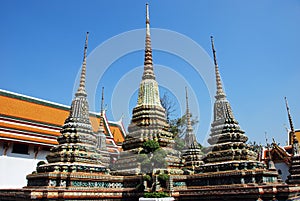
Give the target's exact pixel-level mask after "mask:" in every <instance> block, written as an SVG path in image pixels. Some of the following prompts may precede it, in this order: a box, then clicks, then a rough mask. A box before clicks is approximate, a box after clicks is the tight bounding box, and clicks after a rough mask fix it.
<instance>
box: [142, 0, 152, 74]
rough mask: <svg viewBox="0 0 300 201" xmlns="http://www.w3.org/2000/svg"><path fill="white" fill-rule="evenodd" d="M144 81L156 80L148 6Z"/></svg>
mask: <svg viewBox="0 0 300 201" xmlns="http://www.w3.org/2000/svg"><path fill="white" fill-rule="evenodd" d="M144 79H155V75H154V71H153V61H152V48H151V37H150V18H149V5H148V3H147V4H146V41H145V60H144V74H143V80H144Z"/></svg>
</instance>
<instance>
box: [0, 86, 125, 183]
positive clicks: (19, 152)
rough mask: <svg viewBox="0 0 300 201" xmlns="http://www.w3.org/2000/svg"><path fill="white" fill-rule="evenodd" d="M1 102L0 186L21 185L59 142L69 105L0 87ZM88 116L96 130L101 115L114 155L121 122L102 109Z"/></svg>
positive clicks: (119, 145)
mask: <svg viewBox="0 0 300 201" xmlns="http://www.w3.org/2000/svg"><path fill="white" fill-rule="evenodd" d="M0 104H1V107H0V161H1V166H0V177H1V180H0V188H17V187H18V188H20V187H23V186H25V185H26V180H24V178H26V175H27V174H29V173H31V172H33V171H35V169H36V165H37V163H38V162H40V161H46V155H47V154H48V153H49V151H50V149H51V148H52V147H53V146H55V145H57V144H58V142H57V139H56V138H57V137H58V136H60V135H61V133H60V129H61V126H62V125H63V123H64V121H65V119H66V118H67V117H68V113H69V110H70V106H66V105H62V104H58V103H54V102H50V101H46V100H42V99H37V98H34V97H30V96H25V95H22V94H17V93H13V92H10V91H6V90H2V89H0ZM89 117H90V121H91V124H92V127H93V132H95V133H97V132H99V131H100V130H101V129H100V128H102V127H99V125H100V120H101V119H102V124H103V129H104V134H105V138H106V139H105V142H106V143H105V144H106V147H107V150H108V152H109V153H110V156H111V159H115V158H117V157H118V155H119V153H120V151H121V149H122V142H123V141H124V138H125V135H126V132H125V128H124V126H123V124H122V122H121V121H117V122H113V121H108V119H107V118H106V115H105V110H102V112H101V114H99V113H95V112H89ZM103 129H102V131H101V132H103ZM20 164H22V168H20Z"/></svg>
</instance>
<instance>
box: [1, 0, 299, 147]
mask: <svg viewBox="0 0 300 201" xmlns="http://www.w3.org/2000/svg"><path fill="white" fill-rule="evenodd" d="M145 3H146V1H141V0H132V1H116V0H112V1H97V0H94V1H92V0H88V1H79V0H75V1H73V0H72V1H71V0H65V1H59V0H51V1H50V0H45V1H38V0H36V1H34V0H28V1H20V0H19V1H18V0H2V1H0V26H1V29H0V36H1V37H0V44H1V45H0V55H1V56H0V58H1V66H2V67H1V69H2V70H1V79H0V88H2V89H6V90H9V91H13V92H17V93H21V94H25V95H29V96H33V97H37V98H41V99H45V100H49V101H54V102H58V103H61V104H66V105H70V103H71V100H72V97H73V88H74V82H75V79H76V76H77V74H78V71H79V69H80V66H81V62H82V54H83V45H84V37H85V32H86V31H89V32H90V37H89V50H88V53H93V51H94V53H95V52H96V49H97V47H98V50H99V46H100V49H101V47H102V48H103V46H101V45H103V44H106V42H107V41H108V44H111V43H110V39H112V38H113V37H115V38H116V36H118V35H119V34H121V35H122V34H124V33H125V35H126V33H128V31H133V30H137V29H143V28H144V26H145ZM149 4H150V22H151V27H152V28H159V29H163V30H169V31H172V32H176V33H178V34H181V35H182V36H184V37H186V38H187V39H190V40H192V41H194V42H195V43H197V44H198V46H200V47H202V48H203V50H204V51H206V52H207V55H206V56H210V57H211V55H212V54H211V47H210V35H214V37H215V46H216V50H217V57H218V63H219V67H220V71H221V76H222V79H223V82H224V87H225V90H226V93H227V97H228V99H229V101H230V103H231V106H232V108H233V112H234V114H235V117H236V119H237V120H238V121H239V123H240V125H241V127H242V129H244V130H245V131H246V134H247V135H248V137H249V140H250V141H257V142H261V143H264V142H265V139H264V133H265V132H267V133H268V136H269V138H272V137H274V138H275V139H276V140H277V141H278V142H280V143H281V144H285V141H286V140H287V137H286V130H285V128H284V124H288V121H287V115H286V110H285V105H284V96H287V98H288V100H289V104H290V109H291V113H292V116H293V119H294V124H295V127H296V128H300V118H299V117H300V93H299V92H298V90H297V87H298V86H299V76H300V68H299V67H300V60H299V53H300V38H299V35H300V27H299V21H300V1H298V0H290V1H280V0H272V1H271V0H269V1H261V0H254V1H239V0H228V1H222V0H214V1H199V0H190V1H169V0H165V1H149ZM153 32H154V33H155V31H153ZM130 33H131V32H130ZM119 36H120V35H119ZM126 36H127V35H126ZM154 38H155V37H154ZM154 38H152V42H153V45H154V46H155V47H158V46H159V45H160V44H158V42H157V44H155V41H154ZM113 39H114V38H113ZM136 39H137V40H138V41H127V43H124V42H123V43H120V44H117V45H114V46H113V49H110V50H109V51H107V52H110V51H111V52H114V53H115V52H116V51H117V50H119V49H122V48H124V47H125V46H126V45H128V44H129V43H130V44H129V45H131V42H132V43H134V42H138V46H141V47H142V46H143V45H144V39H143V37H141V38H139V37H137V38H136ZM174 40H176V38H175V39H174ZM173 42H174V43H175V42H176V41H173ZM173 42H172V41H171V42H170V43H173ZM177 47H178V46H177ZM178 48H179V49H180V48H181V47H180V46H179V47H178ZM154 49H155V48H154ZM184 53H185V54H189V53H190V54H195V52H188V51H186V52H184ZM200 54H201V53H200V52H199V55H200ZM91 55H92V54H90V55H89V56H91ZM94 55H96V54H94ZM96 56H97V55H96ZM204 56H205V55H204ZM98 59H99V61H100V63H101V61H102V60H103V59H104V58H101V55H100V56H99V57H98ZM199 59H200V56H199ZM153 60H154V63H155V65H156V66H157V68H156V67H155V69H156V70H155V73H156V74H157V77H158V81H159V83H161V82H163V81H161V82H160V80H159V79H164V78H165V79H166V78H170V77H172V76H173V74H172V75H171V74H169V73H170V72H175V74H174V76H178V79H182V80H184V81H185V82H187V83H188V86H189V88H190V89H189V90H190V91H191V96H193V95H194V98H192V100H191V101H192V102H191V103H190V104H191V107H192V111H194V112H195V113H197V111H200V112H199V114H197V116H198V117H199V120H200V123H199V128H198V129H197V138H198V140H199V141H200V142H201V143H204V142H205V138H206V137H207V134H208V132H209V125H210V122H211V109H212V108H211V107H212V105H211V97H210V94H209V90H208V88H209V86H207V83H206V82H205V81H204V80H203V79H202V77H201V76H202V75H199V73H197V72H196V71H194V70H193V68H192V67H191V65H190V64H189V63H187V62H186V61H185V60H184V59H182V58H180V57H178V56H177V55H174V54H171V53H170V52H166V51H161V50H159V49H157V50H154V52H153ZM88 62H89V58H88ZM90 63H92V61H91V62H90ZM142 64H143V51H142V50H136V51H132V52H130V53H128V54H126V55H123V56H121V57H120V58H118V59H116V60H114V62H113V63H112V64H111V65H110V66H102V67H101V66H99V68H105V70H106V71H105V73H104V74H103V76H102V77H101V79H100V80H98V81H99V83H98V85H97V87H98V88H97V91H96V95H95V97H94V98H95V99H96V103H95V106H94V107H95V110H96V111H99V107H100V106H99V102H100V88H101V87H102V86H104V87H105V96H106V98H105V102H106V104H107V115H108V118H109V119H111V120H113V119H115V120H118V119H119V118H120V116H121V114H124V120H125V121H126V122H128V121H129V120H130V113H131V110H132V107H134V105H135V103H136V93H134V94H133V95H132V94H127V95H126V87H127V84H128V83H129V82H128V80H126V79H125V78H127V79H129V78H130V79H131V80H132V82H131V81H130V85H131V84H134V85H137V86H136V89H137V88H138V83H139V81H140V79H141V75H140V73H141V72H140V70H139V69H141V66H142ZM211 64H212V62H211V61H208V62H207V66H205V68H206V67H208V66H210V65H211ZM160 66H162V68H160ZM88 67H89V63H88ZM194 67H195V66H194ZM196 68H202V66H196ZM203 68H204V67H203ZM158 70H159V71H158ZM164 70H165V71H164ZM163 72H166V74H164V73H163ZM124 75H126V76H125V77H124ZM131 76H132V77H131ZM122 80H124V82H125V83H127V84H123V83H122V82H121V81H122ZM180 83H181V82H179V81H178V82H177V80H175V81H174V82H173V81H170V82H168V83H166V88H167V89H166V88H165V89H166V91H169V93H170V94H171V96H172V97H173V98H175V99H176V101H177V102H178V105H179V106H178V115H180V111H184V109H185V108H184V105H183V104H182V103H181V101H180V100H179V99H184V87H185V86H182V85H183V84H180ZM120 86H121V87H120ZM174 86H176V88H177V90H176V91H172V90H171V88H172V87H174ZM122 87H123V88H122ZM116 88H119V90H120V91H123V92H125V93H124V97H123V98H122V97H118V96H117V95H115V94H114V93H116V91H118V90H117V89H116ZM180 91H182V95H180ZM118 94H120V93H118ZM125 96H126V97H125ZM113 97H115V100H113ZM128 97H129V98H128ZM97 99H98V100H97ZM127 99H129V100H127ZM194 100H195V101H194ZM124 102H125V103H127V102H129V105H127V106H126V107H125V108H123V110H124V111H119V110H122V108H120V109H118V112H119V113H118V112H117V113H118V114H116V115H113V114H112V113H113V108H118V107H117V106H118V105H120V106H121V105H122V103H124Z"/></svg>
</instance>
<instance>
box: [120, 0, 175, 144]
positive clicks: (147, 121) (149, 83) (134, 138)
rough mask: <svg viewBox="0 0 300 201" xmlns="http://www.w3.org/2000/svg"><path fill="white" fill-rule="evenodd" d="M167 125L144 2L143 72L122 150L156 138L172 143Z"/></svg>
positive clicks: (162, 142) (161, 141) (165, 142)
mask: <svg viewBox="0 0 300 201" xmlns="http://www.w3.org/2000/svg"><path fill="white" fill-rule="evenodd" d="M168 127H169V125H168V124H167V121H166V115H165V109H164V108H163V107H162V105H161V103H160V97H159V88H158V83H157V82H156V80H155V74H154V69H153V61H152V48H151V38H150V20H149V5H148V4H146V41H145V58H144V72H143V76H142V81H141V83H140V87H139V92H138V101H137V106H136V107H135V108H134V109H133V112H132V120H131V123H130V125H129V127H128V131H129V134H128V138H127V140H125V142H124V143H123V148H124V150H127V149H132V148H138V147H140V146H141V145H142V143H143V142H144V141H146V140H157V141H158V142H159V143H160V144H161V145H162V146H167V144H170V143H174V141H173V136H172V133H170V132H168ZM129 138H130V139H129ZM132 142H135V143H132Z"/></svg>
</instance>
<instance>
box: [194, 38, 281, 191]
mask: <svg viewBox="0 0 300 201" xmlns="http://www.w3.org/2000/svg"><path fill="white" fill-rule="evenodd" d="M211 45H212V52H213V58H214V66H215V76H216V85H217V87H216V88H217V90H216V96H215V103H214V118H213V122H212V124H211V130H210V135H209V138H208V140H207V141H208V143H209V144H210V146H209V147H207V148H206V152H207V154H206V156H205V157H204V158H203V159H202V160H203V162H204V164H203V165H200V166H199V167H197V168H196V169H195V172H196V173H207V174H204V176H202V175H201V174H199V176H198V178H197V179H198V180H199V181H200V180H201V179H202V182H201V185H203V186H207V185H230V184H235V185H243V186H245V185H247V184H248V183H251V184H252V185H253V184H262V183H278V173H277V171H276V170H275V169H271V170H269V169H267V166H266V165H265V164H264V163H262V162H260V161H258V160H257V152H256V151H255V148H254V147H253V146H251V145H249V144H247V143H246V141H247V140H248V138H247V136H246V135H245V134H244V131H243V130H241V128H240V126H239V123H238V122H237V121H236V119H235V118H234V116H233V113H232V109H231V106H230V103H229V101H228V100H227V98H226V94H225V92H224V89H223V85H222V82H221V76H220V72H219V66H218V63H217V57H216V50H215V46H214V40H213V37H211Z"/></svg>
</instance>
